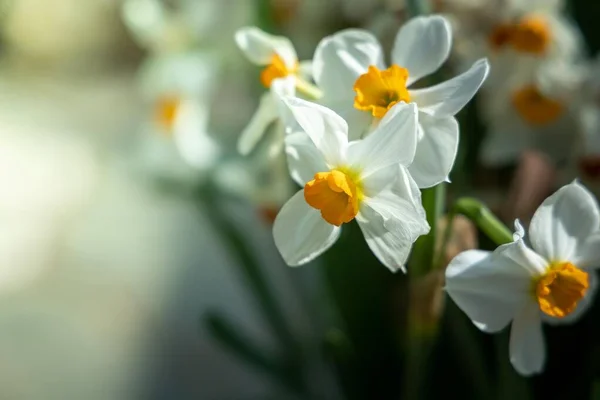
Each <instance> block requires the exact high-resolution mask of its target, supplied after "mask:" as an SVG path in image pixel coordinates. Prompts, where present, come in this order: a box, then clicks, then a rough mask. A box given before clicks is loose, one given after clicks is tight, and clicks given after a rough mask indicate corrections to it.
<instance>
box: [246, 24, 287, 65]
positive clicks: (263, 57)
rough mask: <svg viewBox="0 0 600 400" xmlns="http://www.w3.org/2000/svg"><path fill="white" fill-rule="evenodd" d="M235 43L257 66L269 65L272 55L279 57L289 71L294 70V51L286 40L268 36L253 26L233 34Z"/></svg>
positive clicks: (281, 37)
mask: <svg viewBox="0 0 600 400" xmlns="http://www.w3.org/2000/svg"><path fill="white" fill-rule="evenodd" d="M235 42H236V43H237V45H238V47H239V48H240V50H242V51H243V52H244V54H245V55H246V57H248V59H249V60H250V61H251V62H252V63H254V64H257V65H267V64H269V63H270V62H271V59H272V57H273V56H274V55H278V56H280V57H281V59H282V60H283V62H284V63H285V64H286V66H287V67H288V68H290V69H292V68H295V67H296V63H297V62H298V57H297V56H296V50H294V46H293V45H292V42H290V40H289V39H288V38H286V37H283V36H274V35H270V34H268V33H266V32H264V31H262V30H260V29H258V28H257V27H254V26H250V27H244V28H240V29H239V30H238V31H237V32H236V33H235Z"/></svg>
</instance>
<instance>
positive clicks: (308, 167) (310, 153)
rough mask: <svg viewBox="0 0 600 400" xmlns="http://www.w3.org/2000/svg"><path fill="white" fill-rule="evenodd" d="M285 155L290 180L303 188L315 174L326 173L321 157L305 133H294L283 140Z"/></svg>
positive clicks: (326, 169)
mask: <svg viewBox="0 0 600 400" xmlns="http://www.w3.org/2000/svg"><path fill="white" fill-rule="evenodd" d="M285 153H286V155H287V163H288V168H289V171H290V175H291V176H292V179H294V181H295V182H296V183H297V184H298V185H300V186H304V185H305V184H306V182H308V181H310V180H312V179H314V176H315V174H316V173H317V172H324V171H328V170H329V168H328V167H327V164H326V163H325V160H324V159H323V155H322V154H321V152H320V151H319V150H318V149H317V147H316V146H315V144H314V143H313V142H312V141H311V140H310V138H309V137H308V135H307V134H306V133H305V132H295V133H292V134H290V135H287V136H286V138H285Z"/></svg>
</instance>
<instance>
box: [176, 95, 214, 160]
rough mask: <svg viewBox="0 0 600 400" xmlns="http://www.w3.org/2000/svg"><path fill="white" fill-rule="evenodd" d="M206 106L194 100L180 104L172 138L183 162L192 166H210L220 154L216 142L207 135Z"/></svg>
mask: <svg viewBox="0 0 600 400" xmlns="http://www.w3.org/2000/svg"><path fill="white" fill-rule="evenodd" d="M207 128H208V106H207V105H204V104H199V103H197V102H194V101H188V102H185V103H184V104H182V105H181V107H180V110H179V111H178V113H177V119H176V121H175V126H174V134H173V139H174V141H175V145H176V146H177V149H178V150H179V153H180V154H181V157H182V158H183V160H184V161H185V162H187V163H188V164H189V165H191V166H192V167H194V168H197V169H200V170H205V169H207V168H210V167H212V166H213V165H214V164H215V162H216V161H217V159H218V157H219V156H220V154H221V150H220V148H219V145H218V144H217V142H216V141H215V140H214V139H213V138H212V137H210V136H209V135H208V132H207Z"/></svg>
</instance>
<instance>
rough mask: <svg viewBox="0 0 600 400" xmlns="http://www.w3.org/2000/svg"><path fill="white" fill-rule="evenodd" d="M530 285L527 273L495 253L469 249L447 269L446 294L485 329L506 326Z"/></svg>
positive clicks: (526, 294)
mask: <svg viewBox="0 0 600 400" xmlns="http://www.w3.org/2000/svg"><path fill="white" fill-rule="evenodd" d="M511 245H513V246H514V244H511ZM530 288H531V276H530V274H529V272H528V271H527V270H526V269H525V268H523V267H522V266H520V265H518V264H517V263H515V262H513V261H512V260H511V259H509V258H507V257H504V256H503V255H502V254H499V253H497V252H494V253H491V252H488V251H482V250H468V251H465V252H462V253H460V254H459V255H457V256H456V257H454V259H452V261H450V264H449V265H448V267H447V268H446V291H447V292H448V295H449V296H450V297H451V298H452V300H454V302H455V303H456V304H457V305H458V307H460V309H461V310H463V311H464V312H465V314H467V316H468V317H469V318H470V319H471V320H472V321H473V322H474V323H475V324H476V325H477V327H478V328H479V329H481V330H483V331H485V332H498V331H500V330H501V329H503V328H504V327H506V326H507V325H508V323H509V322H510V321H511V320H512V318H514V316H515V314H516V313H517V311H518V309H519V307H520V306H521V305H522V304H523V302H524V301H526V299H527V298H528V296H529V291H530Z"/></svg>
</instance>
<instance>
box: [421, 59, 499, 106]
mask: <svg viewBox="0 0 600 400" xmlns="http://www.w3.org/2000/svg"><path fill="white" fill-rule="evenodd" d="M489 69H490V66H489V64H488V61H487V60H486V59H481V60H478V61H476V62H475V63H474V64H473V66H472V67H471V68H470V69H469V70H468V71H467V72H465V73H463V74H461V75H459V76H456V77H454V78H452V79H450V80H447V81H445V82H442V83H440V84H438V85H435V86H431V87H428V88H425V89H415V90H411V91H410V97H411V99H412V101H414V102H415V103H417V104H418V105H419V110H421V111H424V112H426V113H429V114H432V115H435V116H437V117H448V116H452V115H455V114H456V113H457V112H459V111H460V110H461V109H462V108H463V107H464V106H465V105H466V104H467V103H468V102H469V100H471V99H472V98H473V96H475V93H477V90H479V87H480V86H481V84H482V83H483V81H484V80H485V78H486V77H487V74H488V72H489Z"/></svg>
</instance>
